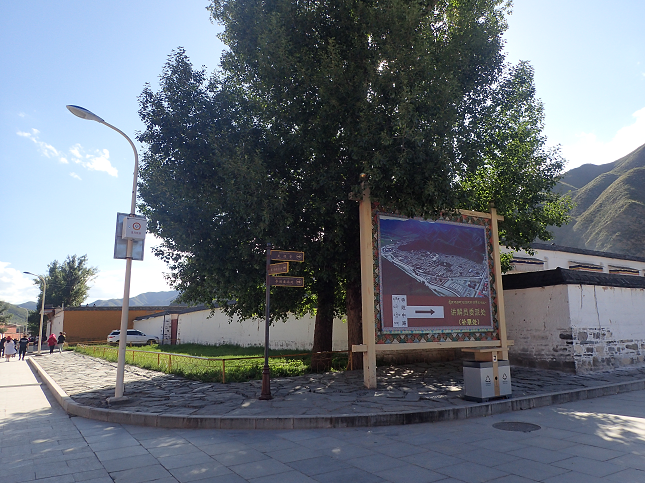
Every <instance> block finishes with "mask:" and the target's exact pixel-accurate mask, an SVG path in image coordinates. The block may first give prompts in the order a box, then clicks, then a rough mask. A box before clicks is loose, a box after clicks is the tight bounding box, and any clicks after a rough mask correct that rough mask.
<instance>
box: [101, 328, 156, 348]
mask: <svg viewBox="0 0 645 483" xmlns="http://www.w3.org/2000/svg"><path fill="white" fill-rule="evenodd" d="M120 335H121V331H120V330H113V331H112V332H110V334H109V335H108V337H107V342H108V344H118V343H119V337H120ZM126 342H127V343H128V344H132V345H146V344H158V343H159V337H154V336H151V335H146V334H144V333H143V332H141V331H140V330H134V329H128V334H127V336H126Z"/></svg>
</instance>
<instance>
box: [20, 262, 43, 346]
mask: <svg viewBox="0 0 645 483" xmlns="http://www.w3.org/2000/svg"><path fill="white" fill-rule="evenodd" d="M23 273H26V274H27V275H33V276H34V277H38V278H39V279H40V281H41V282H42V283H43V300H42V302H41V304H40V325H39V327H38V350H37V351H36V355H38V356H39V355H40V347H41V346H42V345H43V341H42V338H43V317H44V316H45V293H46V292H47V282H46V281H45V279H44V278H43V277H41V276H40V275H36V274H35V273H31V272H23Z"/></svg>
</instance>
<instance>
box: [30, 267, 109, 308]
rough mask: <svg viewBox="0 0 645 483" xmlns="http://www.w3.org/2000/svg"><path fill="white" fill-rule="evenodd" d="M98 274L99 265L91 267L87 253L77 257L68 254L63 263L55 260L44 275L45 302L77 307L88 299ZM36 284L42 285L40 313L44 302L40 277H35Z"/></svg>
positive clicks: (39, 300)
mask: <svg viewBox="0 0 645 483" xmlns="http://www.w3.org/2000/svg"><path fill="white" fill-rule="evenodd" d="M97 274H98V268H97V267H90V266H88V264H87V255H83V256H81V257H77V256H76V255H71V256H68V257H67V258H66V259H65V261H64V262H63V263H60V262H59V261H58V260H54V261H53V262H51V263H50V264H49V265H47V275H45V276H44V278H45V281H46V283H47V293H46V296H45V303H47V304H48V305H53V306H54V307H61V306H65V307H77V306H79V305H81V304H82V303H83V302H84V301H85V300H86V299H87V294H88V292H89V290H90V285H89V284H90V282H92V281H93V280H94V279H95V278H96V275H97ZM34 284H35V285H39V286H41V292H40V294H39V295H38V302H37V304H38V305H37V307H38V313H40V306H41V304H42V300H43V299H42V297H43V293H42V283H41V281H40V279H34Z"/></svg>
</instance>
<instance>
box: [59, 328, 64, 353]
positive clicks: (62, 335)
mask: <svg viewBox="0 0 645 483" xmlns="http://www.w3.org/2000/svg"><path fill="white" fill-rule="evenodd" d="M57 342H58V352H63V346H64V345H65V334H64V333H63V332H61V333H59V334H58V341H57Z"/></svg>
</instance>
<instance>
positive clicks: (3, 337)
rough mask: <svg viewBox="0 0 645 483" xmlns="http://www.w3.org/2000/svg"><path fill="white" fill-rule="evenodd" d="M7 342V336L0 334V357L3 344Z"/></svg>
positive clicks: (2, 351)
mask: <svg viewBox="0 0 645 483" xmlns="http://www.w3.org/2000/svg"><path fill="white" fill-rule="evenodd" d="M5 342H7V338H6V337H5V336H2V339H0V357H2V356H3V355H4V344H5Z"/></svg>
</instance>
